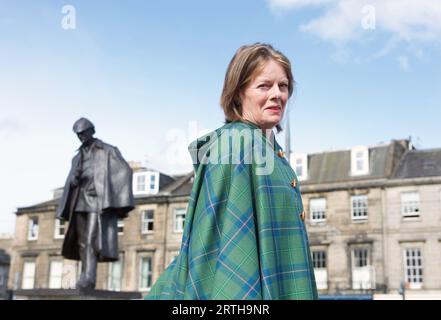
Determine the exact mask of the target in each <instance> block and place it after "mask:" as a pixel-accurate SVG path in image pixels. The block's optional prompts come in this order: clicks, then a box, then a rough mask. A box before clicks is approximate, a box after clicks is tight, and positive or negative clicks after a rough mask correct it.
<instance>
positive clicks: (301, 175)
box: [291, 153, 308, 181]
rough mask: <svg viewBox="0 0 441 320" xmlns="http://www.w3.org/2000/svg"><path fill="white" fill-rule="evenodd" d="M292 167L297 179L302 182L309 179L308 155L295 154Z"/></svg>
mask: <svg viewBox="0 0 441 320" xmlns="http://www.w3.org/2000/svg"><path fill="white" fill-rule="evenodd" d="M291 166H292V167H293V169H294V171H295V173H296V175H297V178H298V179H299V180H300V181H303V180H306V179H308V155H307V154H300V153H297V154H294V156H293V157H292V160H291Z"/></svg>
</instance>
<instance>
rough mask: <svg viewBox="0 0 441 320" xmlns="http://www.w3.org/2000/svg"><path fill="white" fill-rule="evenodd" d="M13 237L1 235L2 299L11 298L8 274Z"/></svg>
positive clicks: (0, 274) (0, 273)
mask: <svg viewBox="0 0 441 320" xmlns="http://www.w3.org/2000/svg"><path fill="white" fill-rule="evenodd" d="M11 242H12V237H11V236H9V235H0V300H2V299H8V298H9V291H8V275H9V265H10V263H11V258H10V255H9V252H10V248H11Z"/></svg>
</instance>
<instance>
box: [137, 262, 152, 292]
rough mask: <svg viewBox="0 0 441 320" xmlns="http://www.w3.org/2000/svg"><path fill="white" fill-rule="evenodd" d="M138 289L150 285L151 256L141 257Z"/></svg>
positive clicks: (146, 287)
mask: <svg viewBox="0 0 441 320" xmlns="http://www.w3.org/2000/svg"><path fill="white" fill-rule="evenodd" d="M140 277H141V279H140V289H143V290H145V289H148V288H150V287H151V285H152V258H151V257H143V258H142V259H141V274H140Z"/></svg>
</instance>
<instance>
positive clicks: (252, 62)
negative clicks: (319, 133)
mask: <svg viewBox="0 0 441 320" xmlns="http://www.w3.org/2000/svg"><path fill="white" fill-rule="evenodd" d="M270 60H274V61H275V62H277V63H279V64H280V66H281V67H282V68H283V69H284V70H285V73H286V76H287V77H288V82H289V83H288V92H289V95H288V96H289V97H291V95H292V93H293V91H294V83H295V81H294V77H293V75H292V71H291V63H290V62H289V59H288V58H287V57H286V56H285V55H284V54H283V53H281V52H280V51H278V50H275V49H274V48H273V47H272V46H271V45H269V44H265V43H255V44H252V45H245V46H242V47H240V48H239V49H238V50H237V52H236V53H235V55H234V56H233V58H232V59H231V61H230V64H229V65H228V69H227V73H226V74H225V81H224V87H223V89H222V95H221V101H220V104H221V107H222V109H223V110H224V113H225V121H226V122H227V123H228V122H231V121H244V119H243V117H242V101H241V99H240V93H241V92H242V91H243V90H244V89H245V88H246V86H247V85H248V84H249V83H250V82H251V80H252V79H253V77H255V76H256V74H257V73H259V72H260V71H262V69H263V67H264V66H265V64H266V63H267V62H268V61H270ZM276 128H277V131H278V132H280V131H281V130H282V127H281V126H280V124H277V126H276Z"/></svg>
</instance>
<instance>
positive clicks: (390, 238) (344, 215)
mask: <svg viewBox="0 0 441 320" xmlns="http://www.w3.org/2000/svg"><path fill="white" fill-rule="evenodd" d="M291 160H292V161H291V163H292V166H293V168H294V169H295V170H296V172H297V173H298V176H299V179H300V180H301V181H302V182H301V185H302V187H301V191H302V196H303V202H304V207H305V209H306V212H307V213H308V214H307V217H308V221H307V223H308V233H309V236H310V243H311V249H312V255H313V260H314V264H315V271H316V278H317V282H318V287H319V289H320V293H321V294H323V295H333V296H336V295H339V294H351V295H354V294H359V295H361V294H370V295H371V296H372V297H373V298H400V296H399V294H398V293H399V291H400V289H401V288H403V287H404V288H405V289H407V290H406V291H407V297H408V298H423V297H425V298H428V297H429V298H437V299H441V267H440V265H441V243H440V241H441V237H440V234H441V149H437V150H415V149H414V148H413V147H412V146H411V144H410V143H409V141H407V140H402V141H392V142H391V143H390V144H386V145H378V146H374V147H370V148H368V147H356V148H353V149H351V150H342V151H333V152H324V153H317V154H310V155H302V154H295V155H293V157H292V158H291ZM384 294H389V296H384ZM394 294H395V296H393V295H394Z"/></svg>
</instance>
